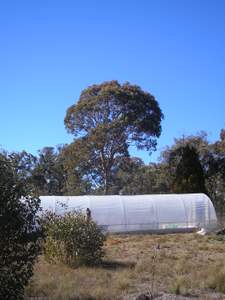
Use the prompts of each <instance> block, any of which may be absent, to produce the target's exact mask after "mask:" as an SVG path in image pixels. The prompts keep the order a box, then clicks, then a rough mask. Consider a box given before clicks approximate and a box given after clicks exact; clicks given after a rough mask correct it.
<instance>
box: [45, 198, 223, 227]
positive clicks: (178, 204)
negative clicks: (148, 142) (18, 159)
mask: <svg viewBox="0 0 225 300" xmlns="http://www.w3.org/2000/svg"><path fill="white" fill-rule="evenodd" d="M40 199H41V207H42V209H43V210H50V211H52V212H55V213H56V214H64V213H65V212H68V211H73V210H76V211H81V212H83V213H85V212H86V209H87V208H89V209H90V210H91V217H92V219H93V220H94V221H96V222H97V224H98V225H99V226H100V227H101V228H102V229H103V230H106V231H109V232H117V233H120V232H133V231H134V232H135V231H139V232H144V231H153V232H157V231H186V230H193V229H195V228H207V229H210V228H214V227H215V226H216V223H217V218H216V213H215V209H214V207H213V204H212V202H211V200H210V199H209V198H208V197H207V196H206V195H205V194H167V195H164V194H160V195H132V196H126V195H122V196H119V195H111V196H108V195H107V196H41V197H40Z"/></svg>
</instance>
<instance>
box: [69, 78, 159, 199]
mask: <svg viewBox="0 0 225 300" xmlns="http://www.w3.org/2000/svg"><path fill="white" fill-rule="evenodd" d="M162 118H163V114H162V112H161V110H160V108H159V105H158V102H157V101H156V100H155V98H154V97H153V96H152V95H151V94H149V93H147V92H144V91H142V90H141V88H140V87H138V86H136V85H131V84H129V83H125V84H123V85H120V84H119V83H118V82H117V81H109V82H104V83H102V84H99V85H92V86H91V87H89V88H87V89H85V90H84V91H82V93H81V95H80V98H79V100H78V102H77V103H76V104H75V105H72V106H71V107H70V108H69V109H68V110H67V114H66V117H65V126H66V128H67V130H68V131H69V132H70V133H72V134H74V136H75V137H76V138H77V140H78V143H81V144H82V147H81V148H79V147H76V146H77V143H76V142H75V143H74V146H75V147H76V149H77V154H78V155H79V154H80V155H81V156H82V155H83V154H82V152H83V151H85V152H86V153H87V154H88V157H87V159H86V162H87V164H86V166H87V165H88V167H89V170H91V173H92V174H95V179H96V180H98V184H99V185H102V186H103V187H104V192H105V194H107V193H108V192H109V188H110V185H112V180H113V176H112V175H113V169H114V168H115V166H116V165H117V163H118V160H119V159H120V158H124V157H127V156H128V147H129V145H131V144H133V145H135V146H136V147H137V148H139V149H146V150H148V151H151V150H152V149H155V147H156V138H158V137H159V136H160V134H161V120H162ZM88 163H89V164H88Z"/></svg>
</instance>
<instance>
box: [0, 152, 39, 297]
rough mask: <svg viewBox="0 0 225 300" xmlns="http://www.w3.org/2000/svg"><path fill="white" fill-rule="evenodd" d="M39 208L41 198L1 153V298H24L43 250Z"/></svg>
mask: <svg viewBox="0 0 225 300" xmlns="http://www.w3.org/2000/svg"><path fill="white" fill-rule="evenodd" d="M28 195H29V196H28ZM21 199H22V200H21ZM38 208H39V199H38V198H36V197H34V196H32V192H31V191H30V190H27V188H26V186H25V185H24V181H23V180H22V181H21V180H20V178H18V176H17V175H16V174H15V172H14V169H13V167H12V165H11V164H10V162H9V160H7V158H6V157H5V156H3V155H1V154H0V299H10V300H14V299H23V294H24V287H25V286H26V285H27V283H28V280H29V278H30V277H31V276H32V273H33V264H34V261H35V259H36V257H37V255H38V254H39V252H40V249H41V248H40V237H41V231H40V227H39V226H38V224H39V219H38V217H37V216H36V213H37V211H38Z"/></svg>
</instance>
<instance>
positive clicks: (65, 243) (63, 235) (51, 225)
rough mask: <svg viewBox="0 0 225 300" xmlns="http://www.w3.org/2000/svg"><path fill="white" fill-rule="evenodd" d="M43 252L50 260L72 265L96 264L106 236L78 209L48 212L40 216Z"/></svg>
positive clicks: (101, 253) (102, 254)
mask: <svg viewBox="0 0 225 300" xmlns="http://www.w3.org/2000/svg"><path fill="white" fill-rule="evenodd" d="M42 223H43V228H44V232H45V236H46V237H45V243H44V254H45V258H46V260H47V261H49V262H57V261H60V262H63V263H65V264H67V265H70V266H72V267H76V266H79V265H83V264H85V265H94V264H98V263H99V262H100V261H101V259H102V257H103V256H104V251H103V244H104V241H105V236H104V234H103V233H102V232H101V230H100V229H99V228H98V226H97V224H96V223H95V222H94V221H92V220H87V219H86V217H85V216H84V215H83V214H81V213H78V212H69V213H66V214H65V215H61V216H60V215H56V214H53V213H47V214H46V215H45V217H44V219H43V222H42Z"/></svg>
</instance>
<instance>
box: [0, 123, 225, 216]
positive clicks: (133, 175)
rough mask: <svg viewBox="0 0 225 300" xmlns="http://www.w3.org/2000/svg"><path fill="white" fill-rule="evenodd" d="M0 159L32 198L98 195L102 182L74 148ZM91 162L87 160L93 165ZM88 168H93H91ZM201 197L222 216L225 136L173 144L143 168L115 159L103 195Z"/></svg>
mask: <svg viewBox="0 0 225 300" xmlns="http://www.w3.org/2000/svg"><path fill="white" fill-rule="evenodd" d="M2 154H3V155H4V156H5V157H7V158H8V160H9V161H10V162H11V164H12V166H13V168H14V170H15V172H16V174H17V175H18V177H19V178H20V180H21V181H23V182H24V184H25V185H26V186H30V187H31V188H32V189H33V190H34V191H35V192H36V193H37V194H38V195H85V194H104V193H105V189H104V182H103V181H102V180H101V178H100V176H99V175H98V174H97V171H96V172H95V171H94V168H93V169H92V168H89V164H90V163H91V161H90V158H89V155H90V154H89V152H88V149H86V148H84V147H83V145H82V147H81V145H80V141H79V143H76V142H75V143H72V144H70V145H62V146H58V147H55V148H54V147H45V148H43V149H42V150H40V151H39V153H38V155H37V156H34V155H32V154H30V153H27V152H26V151H22V152H13V153H6V152H5V151H3V152H2ZM94 164H95V162H94V161H93V165H94ZM93 167H94V166H93ZM195 192H196V193H197V192H204V193H206V194H208V195H209V197H210V198H211V199H212V201H213V203H214V205H215V207H216V210H217V214H218V215H219V216H221V217H222V215H224V214H225V131H224V130H223V129H222V130H221V135H220V138H219V139H218V141H216V142H213V143H210V142H209V141H208V138H207V133H205V132H201V133H199V134H196V135H192V136H186V137H182V138H178V139H175V140H174V144H173V145H172V146H170V147H166V148H165V149H164V150H163V151H162V152H161V155H160V158H159V162H157V163H150V164H148V165H146V164H145V163H144V162H143V161H142V160H141V159H140V158H138V157H132V156H130V155H129V154H128V153H127V154H126V155H124V156H120V157H118V158H117V160H116V163H115V164H114V166H113V168H112V171H111V174H110V185H109V187H108V191H107V193H108V194H132V195H135V194H160V193H195Z"/></svg>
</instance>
